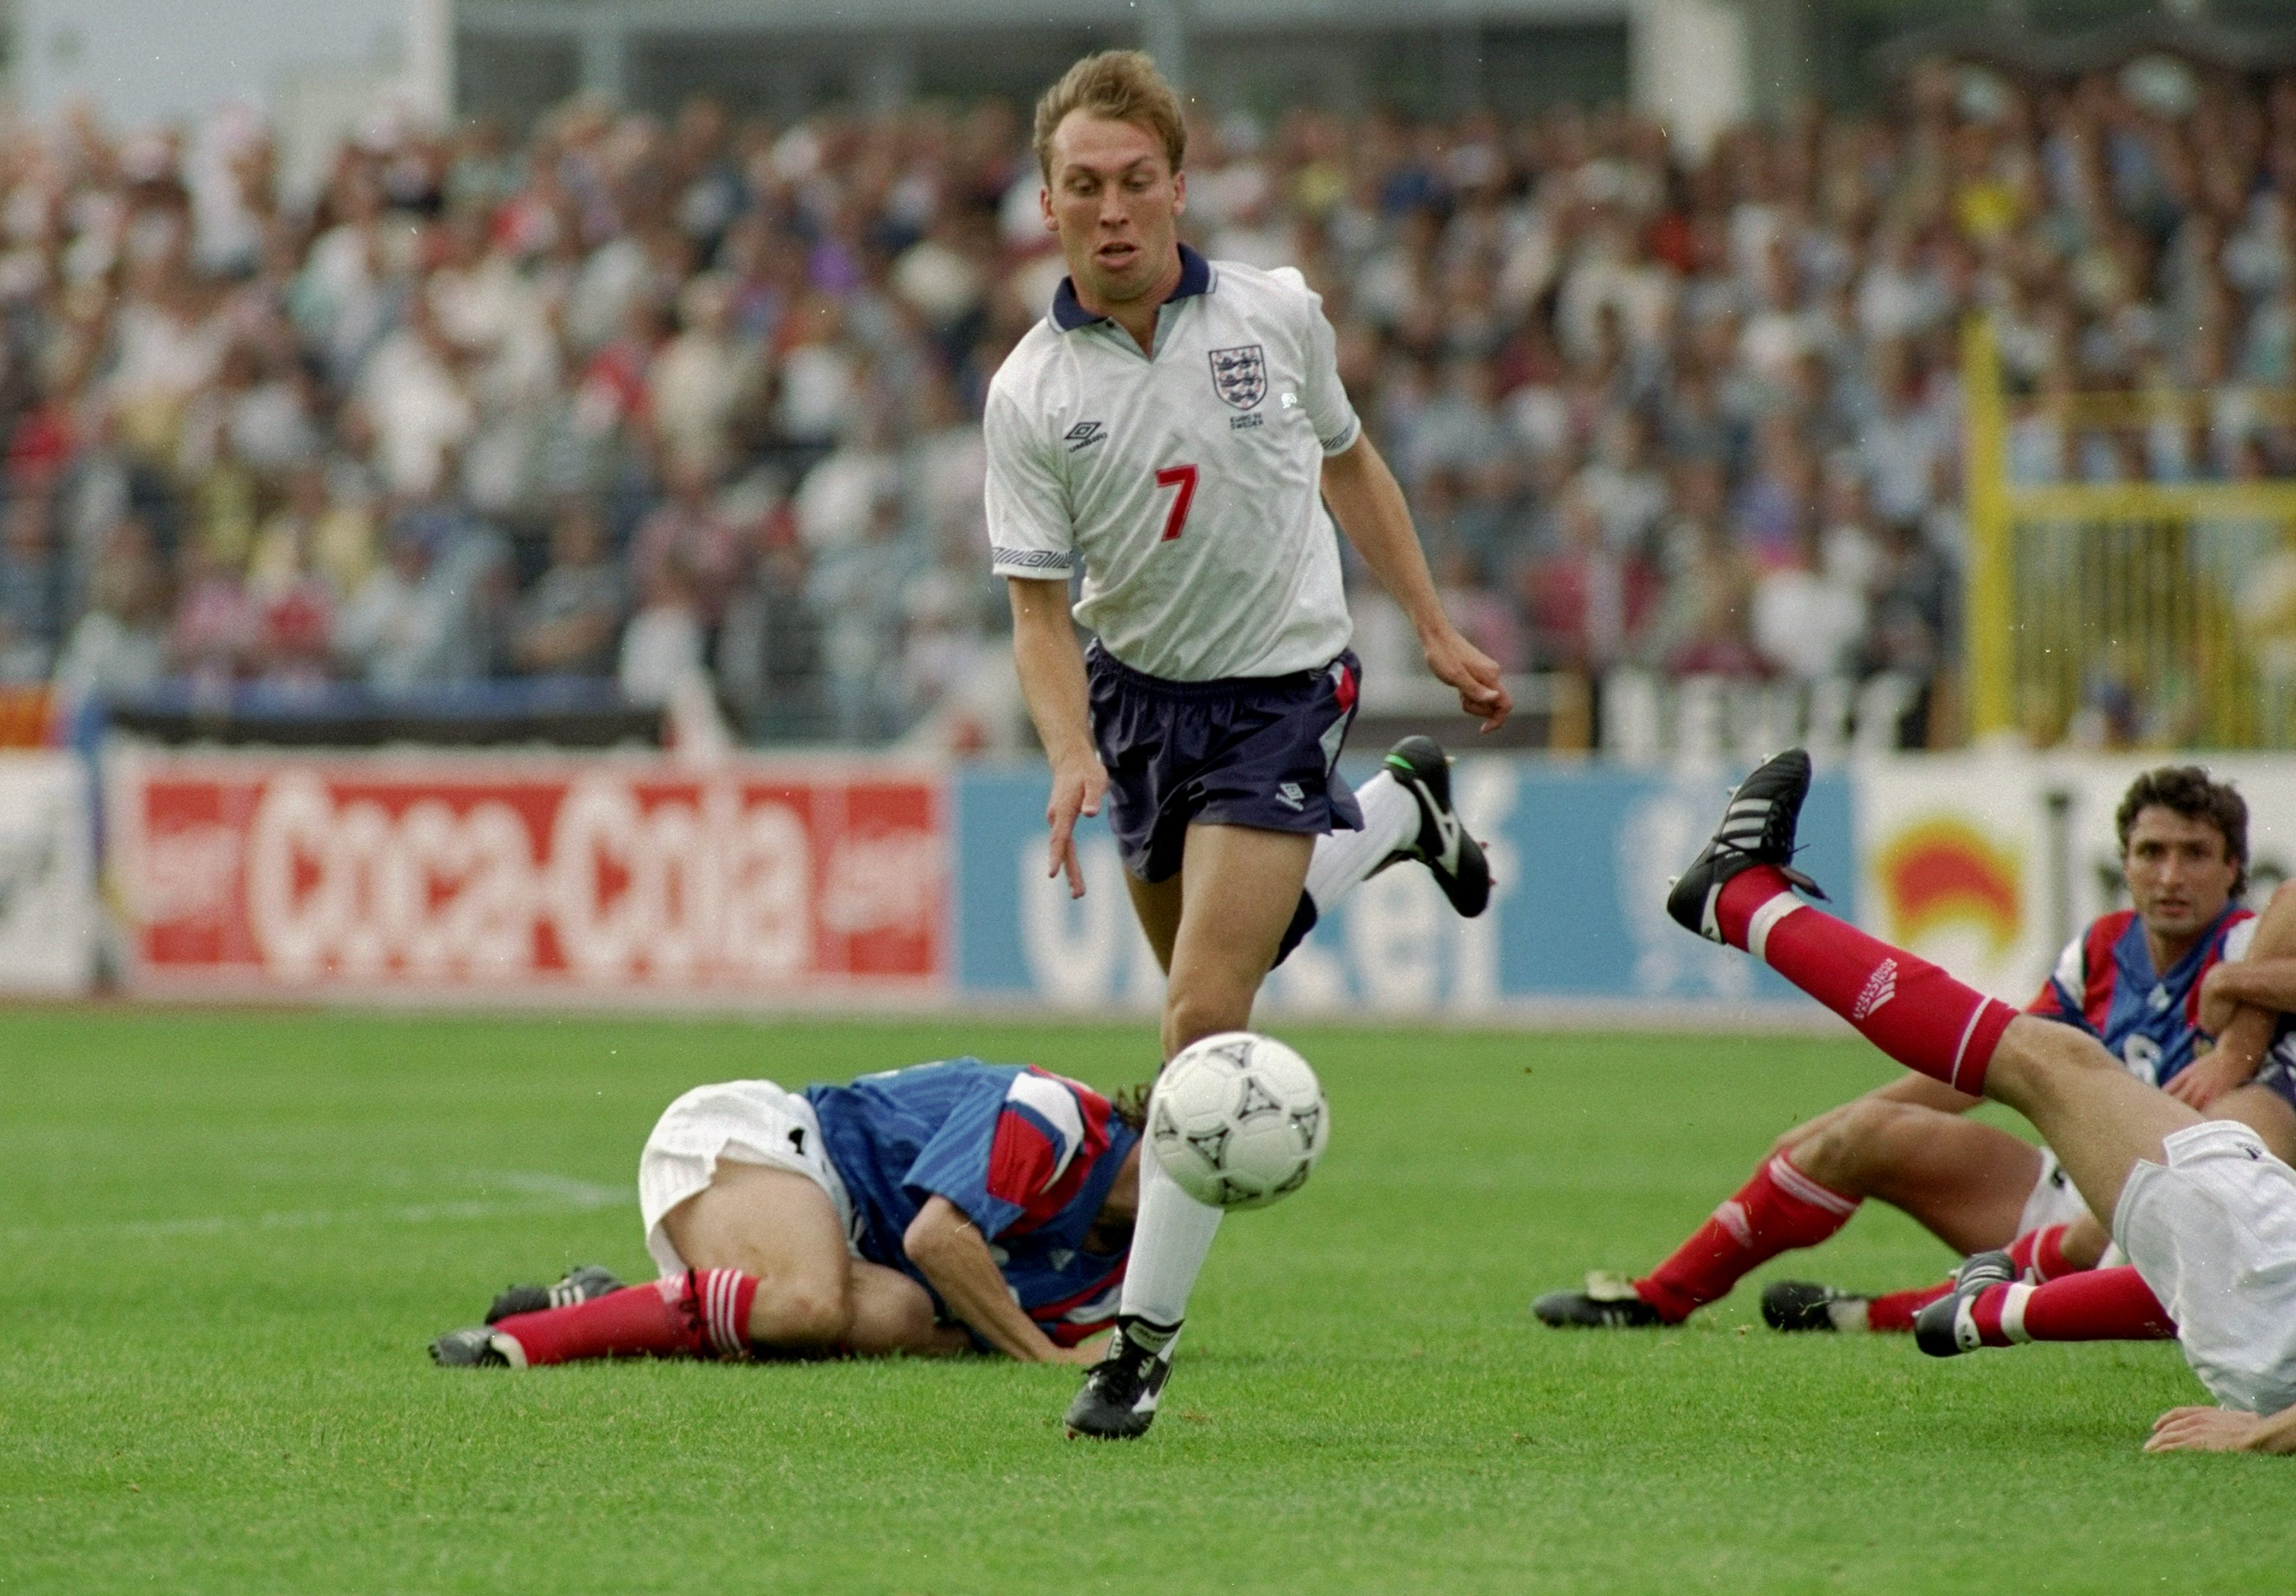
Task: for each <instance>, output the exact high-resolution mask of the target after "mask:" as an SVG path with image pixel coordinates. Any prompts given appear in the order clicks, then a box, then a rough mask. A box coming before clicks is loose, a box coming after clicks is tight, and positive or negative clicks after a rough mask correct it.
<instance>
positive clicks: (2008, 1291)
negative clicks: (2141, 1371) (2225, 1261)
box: [1969, 1265, 2177, 1346]
mask: <svg viewBox="0 0 2296 1596" xmlns="http://www.w3.org/2000/svg"><path fill="white" fill-rule="evenodd" d="M1969 1317H1970V1321H1971V1322H1972V1323H1973V1324H1975V1325H1976V1326H1977V1335H1978V1339H1979V1341H1980V1343H1981V1344H1982V1345H1984V1346H2016V1345H2017V1344H2019V1343H2020V1342H2023V1341H2169V1340H2173V1339H2175V1338H2176V1334H2177V1323H2176V1321H2174V1320H2173V1319H2171V1318H2169V1311H2168V1309H2166V1308H2164V1307H2162V1306H2161V1299H2160V1298H2159V1297H2155V1296H2153V1288H2152V1287H2150V1286H2148V1285H2146V1284H2145V1283H2144V1276H2142V1275H2140V1274H2138V1273H2136V1270H2134V1269H2131V1268H2128V1267H2127V1266H2126V1265H2123V1266H2122V1267H2120V1268H2117V1269H2085V1270H2081V1271H2079V1273H2073V1274H2069V1275H2066V1276H2065V1277H2064V1278H2063V1279H2062V1280H2054V1281H2044V1282H2043V1283H2042V1284H2040V1285H2038V1286H2027V1285H2015V1286H1988V1287H1987V1288H1986V1289H1984V1290H1982V1291H1980V1292H1979V1293H1978V1294H1977V1297H1976V1298H1975V1299H1974V1300H1973V1301H1972V1302H1971V1303H1970V1305H1969Z"/></svg>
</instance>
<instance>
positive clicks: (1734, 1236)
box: [1635, 1155, 1858, 1322]
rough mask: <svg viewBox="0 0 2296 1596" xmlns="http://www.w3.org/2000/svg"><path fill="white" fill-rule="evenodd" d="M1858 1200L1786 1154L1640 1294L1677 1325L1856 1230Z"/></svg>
mask: <svg viewBox="0 0 2296 1596" xmlns="http://www.w3.org/2000/svg"><path fill="white" fill-rule="evenodd" d="M1857 1202H1858V1199H1857V1198H1854V1197H1849V1196H1846V1195H1844V1194H1843V1193H1841V1192H1840V1191H1833V1190H1832V1189H1831V1188H1829V1187H1825V1186H1821V1185H1819V1184H1818V1183H1816V1181H1814V1180H1812V1179H1810V1178H1809V1176H1808V1175H1806V1174H1803V1173H1802V1172H1801V1171H1800V1170H1799V1169H1796V1168H1795V1167H1794V1166H1792V1165H1791V1164H1789V1163H1787V1162H1786V1160H1785V1158H1784V1156H1783V1155H1781V1156H1779V1157H1777V1158H1772V1159H1770V1160H1769V1161H1768V1162H1767V1163H1766V1164H1764V1165H1763V1166H1761V1167H1760V1168H1759V1169H1758V1170H1756V1171H1755V1172H1754V1178H1753V1179H1752V1180H1751V1181H1748V1182H1747V1183H1745V1184H1744V1185H1743V1186H1741V1187H1740V1188H1739V1189H1738V1192H1737V1195H1736V1196H1734V1197H1733V1198H1731V1199H1730V1200H1729V1201H1727V1202H1726V1203H1724V1204H1723V1205H1722V1206H1721V1207H1718V1208H1717V1209H1715V1210H1714V1216H1713V1217H1712V1218H1711V1219H1709V1220H1708V1221H1707V1222H1706V1223H1705V1224H1702V1225H1700V1226H1699V1227H1698V1229H1697V1230H1696V1231H1695V1232H1693V1234H1692V1235H1691V1238H1690V1240H1687V1241H1685V1242H1684V1243H1683V1244H1682V1245H1681V1246H1680V1247H1677V1248H1675V1249H1674V1256H1671V1257H1669V1258H1668V1259H1667V1261H1666V1262H1665V1263H1663V1264H1661V1265H1659V1266H1658V1267H1657V1268H1656V1269H1654V1270H1652V1272H1651V1273H1650V1274H1649V1275H1648V1276H1647V1277H1646V1278H1644V1279H1642V1280H1638V1281H1636V1282H1635V1294H1636V1296H1638V1297H1641V1298H1642V1299H1643V1300H1644V1302H1646V1303H1648V1304H1650V1305H1651V1306H1652V1307H1654V1308H1656V1309H1657V1310H1658V1311H1659V1312H1660V1314H1662V1315H1664V1316H1665V1317H1666V1318H1667V1319H1669V1320H1670V1321H1677V1322H1678V1321H1680V1320H1684V1319H1687V1318H1689V1317H1690V1314H1691V1310H1692V1309H1693V1308H1697V1307H1700V1306H1702V1305H1705V1304H1707V1303H1710V1302H1712V1301H1714V1300H1715V1299H1716V1298H1718V1297H1724V1296H1726V1295H1728V1293H1729V1290H1730V1288H1731V1287H1733V1286H1734V1285H1736V1284H1737V1283H1738V1281H1739V1280H1740V1278H1741V1277H1742V1276H1743V1275H1744V1274H1745V1273H1746V1272H1747V1271H1748V1270H1750V1269H1753V1268H1757V1267H1759V1265H1763V1264H1766V1263H1767V1262H1768V1261H1769V1260H1770V1259H1772V1258H1775V1257H1776V1256H1778V1255H1779V1254H1780V1253H1782V1252H1791V1251H1792V1250H1793V1249H1794V1248H1797V1247H1815V1246H1816V1245H1817V1244H1818V1243H1819V1242H1821V1241H1823V1240H1825V1239H1826V1238H1827V1237H1828V1236H1831V1235H1832V1234H1833V1232H1836V1231H1838V1230H1840V1229H1841V1227H1842V1226H1843V1225H1845V1224H1849V1216H1850V1215H1852V1214H1855V1213H1856V1212H1857Z"/></svg>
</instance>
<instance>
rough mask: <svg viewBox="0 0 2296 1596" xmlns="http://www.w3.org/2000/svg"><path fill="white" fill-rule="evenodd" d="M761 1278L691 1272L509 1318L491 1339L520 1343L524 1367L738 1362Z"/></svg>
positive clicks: (498, 1325)
mask: <svg viewBox="0 0 2296 1596" xmlns="http://www.w3.org/2000/svg"><path fill="white" fill-rule="evenodd" d="M757 1296H758V1277H757V1276H755V1275H753V1274H743V1273H742V1272H741V1271H740V1270H738V1269H689V1270H687V1271H686V1272H685V1273H684V1274H674V1275H671V1276H669V1277H668V1278H667V1279H665V1280H659V1281H655V1282H654V1283H653V1284H652V1285H651V1286H626V1287H624V1288H623V1289H621V1290H619V1291H610V1292H608V1293H607V1294H606V1295H605V1296H603V1297H593V1298H591V1299H590V1300H589V1301H588V1302H578V1303H574V1304H572V1305H570V1306H567V1307H562V1308H545V1309H544V1310H543V1311H542V1312H541V1313H538V1314H512V1315H511V1316H510V1317H509V1318H507V1319H504V1320H501V1321H499V1322H497V1323H496V1325H495V1333H496V1334H497V1335H505V1336H508V1337H510V1338H511V1339H512V1340H513V1341H515V1342H517V1343H518V1345H519V1346H520V1348H521V1350H522V1351H524V1353H525V1354H526V1361H527V1363H529V1364H535V1363H571V1362H573V1361H574V1360H576V1359H578V1358H628V1357H657V1358H674V1357H695V1358H706V1357H709V1356H712V1355H715V1356H717V1357H727V1358H734V1357H741V1356H742V1355H745V1354H747V1353H748V1351H749V1349H750V1304H751V1303H753V1302H754V1301H756V1300H757Z"/></svg>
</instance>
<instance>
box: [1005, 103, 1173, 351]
mask: <svg viewBox="0 0 2296 1596" xmlns="http://www.w3.org/2000/svg"><path fill="white" fill-rule="evenodd" d="M1052 152H1053V160H1052V168H1053V169H1052V178H1051V181H1050V182H1049V183H1048V184H1046V187H1045V189H1044V190H1043V192H1042V194H1041V203H1042V205H1043V208H1044V216H1045V226H1046V229H1047V230H1048V231H1050V232H1053V233H1058V234H1059V235H1060V241H1061V253H1062V255H1063V256H1065V257H1066V258H1067V259H1068V266H1069V276H1070V278H1071V279H1072V280H1074V282H1075V283H1076V288H1077V297H1078V299H1079V300H1081V301H1082V302H1083V304H1084V305H1085V307H1086V308H1087V309H1093V310H1108V309H1113V308H1115V307H1119V306H1124V305H1131V304H1136V303H1137V302H1138V301H1140V300H1141V299H1145V298H1146V297H1147V296H1148V295H1149V294H1151V293H1152V292H1154V291H1156V290H1157V289H1158V288H1159V287H1161V286H1163V285H1164V279H1165V277H1166V276H1167V275H1168V274H1169V273H1170V272H1171V271H1172V270H1173V269H1174V268H1175V267H1176V266H1177V260H1178V258H1177V255H1176V254H1175V253H1174V249H1175V246H1176V244H1177V237H1178V230H1179V229H1178V221H1179V216H1180V212H1181V211H1182V210H1183V209H1185V207H1186V204H1187V183H1188V180H1187V177H1186V176H1185V174H1183V173H1178V172H1175V171H1173V170H1172V167H1171V163H1170V161H1169V160H1166V159H1165V155H1164V145H1163V142H1162V141H1161V140H1160V139H1159V138H1158V137H1157V136H1156V135H1154V134H1152V133H1151V132H1150V131H1149V130H1148V129H1147V128H1145V127H1140V126H1138V125H1137V124H1136V123H1132V122H1119V121H1114V120H1111V119H1109V118H1107V117H1096V116H1094V115H1093V114H1092V113H1091V112H1090V111H1084V110H1072V111H1070V112H1069V114H1068V115H1067V116H1066V117H1064V118H1062V120H1061V125H1060V126H1059V127H1057V128H1055V129H1054V131H1053V145H1052Z"/></svg>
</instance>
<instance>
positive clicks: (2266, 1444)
mask: <svg viewBox="0 0 2296 1596" xmlns="http://www.w3.org/2000/svg"><path fill="white" fill-rule="evenodd" d="M1808 790H1809V759H1808V756H1807V755H1805V754H1804V753H1802V751H1801V750H1800V749H1793V750H1792V751H1790V752H1788V753H1784V754H1781V755H1779V756H1778V757H1776V758H1775V759H1773V760H1771V761H1770V762H1769V763H1768V764H1767V765H1763V766H1762V767H1761V768H1760V769H1759V770H1757V771H1756V772H1754V773H1753V774H1752V775H1751V776H1749V777H1747V778H1746V780H1745V781H1744V782H1742V783H1741V784H1740V785H1739V788H1738V790H1737V791H1736V792H1734V794H1732V795H1731V799H1730V805H1729V807H1728V809H1727V810H1726V813H1725V814H1724V816H1723V820H1722V824H1721V826H1720V828H1719V829H1718V831H1716V832H1715V834H1714V837H1713V839H1712V840H1711V841H1710V842H1709V843H1708V844H1707V846H1706V847H1705V848H1704V849H1703V850H1702V851H1701V852H1700V854H1699V855H1698V856H1697V858H1695V859H1694V860H1693V861H1692V862H1691V864H1690V867H1689V868H1688V869H1687V870H1685V872H1683V874H1682V876H1681V878H1680V880H1677V882H1676V883H1675V885H1674V888H1673V890H1672V891H1671V892H1670V893H1669V895H1668V896H1667V912H1668V913H1669V914H1671V915H1672V916H1673V917H1674V918H1675V920H1676V921H1678V922H1680V923H1681V924H1682V925H1684V926H1685V927H1686V928H1688V929H1691V930H1693V931H1695V932H1698V933H1699V934H1700V935H1702V936H1704V937H1710V938H1711V939H1712V940H1714V941H1716V942H1721V943H1726V944H1727V945H1730V946H1732V947H1735V948H1741V949H1743V950H1744V951H1746V952H1748V953H1751V954H1753V956H1754V957H1756V958H1758V959H1760V960H1761V961H1762V962H1765V963H1767V965H1769V967H1770V968H1771V969H1773V970H1776V971H1777V972H1778V973H1779V974H1780V975H1782V976H1784V977H1785V978H1786V979H1788V980H1789V981H1792V983H1793V984H1794V985H1795V986H1799V987H1800V988H1801V989H1802V990H1803V991H1804V992H1806V993H1808V994H1809V995H1810V996H1812V997H1814V998H1816V999H1817V1000H1818V1001H1819V1002H1820V1003H1824V1004H1825V1006H1826V1007H1827V1008H1829V1009H1832V1010H1833V1011H1834V1012H1835V1013H1837V1014H1839V1015H1841V1017H1842V1018H1843V1019H1846V1020H1848V1021H1849V1023H1850V1024H1851V1025H1852V1026H1854V1027H1857V1031H1858V1033H1859V1034H1860V1035H1863V1036H1865V1038H1866V1040H1867V1041H1869V1042H1871V1043H1873V1044H1874V1045H1875V1046H1876V1047H1878V1048H1880V1049H1881V1050H1882V1052H1885V1053H1887V1054H1889V1055H1890V1057H1891V1058H1892V1059H1895V1060H1897V1061H1898V1063H1900V1064H1903V1065H1905V1066H1906V1067H1907V1068H1909V1069H1912V1070H1915V1071H1916V1072H1918V1073H1919V1074H1921V1075H1923V1076H1926V1077H1928V1078H1929V1079H1931V1080H1933V1081H1937V1082H1939V1083H1941V1084H1944V1085H1947V1086H1949V1087H1951V1088H1952V1089H1953V1090H1955V1091H1956V1092H1964V1093H1970V1094H1972V1095H1973V1096H1980V1097H1986V1098H1989V1099H1991V1100H1992V1101H1996V1102H2001V1103H2006V1104H2007V1105H2008V1106H2009V1107H2011V1108H2013V1109H2016V1110H2017V1111H2018V1112H2020V1113H2021V1114H2023V1115H2024V1116H2025V1117H2026V1118H2028V1119H2030V1121H2032V1123H2033V1125H2034V1127H2035V1128H2036V1129H2038V1131H2039V1132H2040V1133H2041V1134H2042V1135H2043V1136H2044V1137H2046V1139H2047V1141H2048V1143H2049V1145H2050V1146H2051V1147H2052V1148H2054V1149H2055V1150H2056V1154H2057V1157H2058V1158H2059V1159H2060V1160H2062V1163H2063V1165H2064V1166H2065V1171H2066V1173H2067V1174H2069V1175H2071V1179H2072V1183H2073V1184H2074V1186H2075V1187H2076V1188H2077V1189H2078V1190H2079V1192H2080V1194H2081V1196H2082V1197H2083V1198H2084V1199H2086V1200H2087V1203H2088V1206H2089V1207H2090V1208H2091V1209H2092V1210H2093V1211H2095V1212H2096V1213H2099V1214H2109V1215H2112V1236H2113V1239H2114V1240H2115V1241H2116V1242H2118V1243H2119V1245H2120V1247H2121V1248H2123V1249H2124V1250H2125V1251H2126V1252H2127V1253H2128V1257H2129V1260H2130V1262H2131V1264H2132V1265H2134V1267H2135V1270H2136V1273H2137V1275H2138V1276H2140V1277H2141V1278H2142V1279H2143V1281H2144V1283H2145V1284H2146V1285H2147V1286H2149V1287H2150V1288H2151V1289H2152V1290H2153V1294H2154V1296H2155V1297H2157V1298H2158V1299H2159V1301H2160V1302H2161V1305H2163V1306H2164V1307H2165V1308H2166V1310H2167V1312H2168V1314H2169V1317H2170V1318H2172V1319H2173V1320H2174V1322H2176V1325H2177V1340H2178V1341H2179V1342H2180V1343H2181V1344H2182V1346H2183V1347H2184V1352H2185V1361H2186V1362H2187V1363H2190V1364H2191V1365H2192V1368H2193V1372H2194V1373H2195V1374H2197V1375H2198V1376H2199V1377H2200V1379H2201V1383H2202V1385H2204V1386H2206V1387H2208V1388H2209V1391H2210V1394H2211V1395H2214V1396H2215V1397H2216V1398H2217V1400H2218V1403H2219V1404H2222V1405H2221V1407H2219V1408H2214V1409H2210V1408H2178V1409H2175V1410H2173V1411H2171V1412H2168V1413H2166V1414H2163V1415H2162V1416H2161V1419H2160V1420H2159V1421H2158V1422H2156V1423H2155V1425H2154V1426H2153V1438H2152V1440H2151V1441H2150V1442H2149V1443H2147V1445H2148V1446H2149V1447H2150V1448H2152V1449H2154V1450H2180V1449H2197V1450H2214V1451H2227V1450H2233V1449H2235V1448H2243V1447H2245V1448H2250V1449H2252V1450H2256V1451H2261V1452H2290V1451H2296V1169H2291V1168H2290V1167H2289V1166H2288V1165H2287V1164H2285V1163H2284V1162H2282V1161H2281V1160H2280V1159H2279V1158H2275V1157H2274V1156H2273V1155H2272V1153H2271V1152H2270V1151H2268V1150H2267V1149H2266V1147H2265V1145H2264V1142H2263V1139H2262V1138H2261V1137H2259V1135H2258V1134H2256V1132H2255V1130H2254V1129H2252V1128H2251V1127H2250V1126H2248V1125H2243V1124H2241V1123H2240V1122H2238V1121H2236V1120H2203V1119H2202V1117H2201V1114H2200V1111H2199V1110H2198V1109H2194V1108H2193V1107H2192V1106H2191V1105H2190V1104H2188V1103H2183V1102H2179V1101H2177V1099H2175V1098H2173V1097H2171V1096H2169V1094H2168V1093H2165V1092H2162V1091H2161V1090H2160V1089H2159V1088H2158V1087H2156V1086H2153V1085H2152V1084H2149V1083H2147V1082H2144V1081H2140V1080H2138V1079H2137V1078H2136V1076H2133V1075H2131V1074H2130V1073H2129V1072H2128V1069H2127V1068H2124V1066H2123V1065H2122V1063H2121V1061H2120V1060H2117V1059H2115V1058H2114V1057H2113V1056H2112V1054H2111V1053H2109V1052H2106V1051H2105V1050H2104V1047H2103V1044H2101V1043H2099V1042H2098V1041H2097V1040H2096V1038H2095V1037H2094V1036H2091V1035H2087V1033H2086V1032H2084V1031H2081V1030H2079V1029H2077V1028H2075V1027H2071V1026H2068V1025H2061V1024H2057V1023H2054V1022H2053V1021H2051V1020H2047V1019H2041V1018H2039V1017H2038V1016H2035V1015H2030V1014H2020V1013H2019V1012H2018V1011H2016V1010H2014V1009H2012V1008H2010V1007H2009V1006H2008V1005H2007V1004H2005V1003H2000V1002H1997V1001H1996V1000H1995V999H1993V998H1989V997H1987V996H1986V995H1985V994H1982V993H1980V992H1977V991H1973V990H1972V989H1971V988H1970V987H1967V986H1963V985H1962V984H1961V983H1960V982H1959V981H1956V980H1955V979H1954V978H1952V977H1951V976H1948V974H1946V973H1945V971H1943V970H1939V969H1938V968H1937V967H1936V966H1935V965H1932V964H1930V963H1928V962H1925V961H1923V960H1922V959H1920V958H1917V957H1915V955H1914V954H1909V953H1907V952H1906V951H1904V950H1903V949H1900V948H1895V947H1891V946H1890V945H1888V944H1886V943H1883V942H1880V941H1877V940H1876V939H1874V937H1868V936H1866V934H1865V933H1864V932H1863V931H1860V930H1858V929H1857V928H1856V927H1855V926H1852V925H1849V924H1846V923H1845V922H1843V921H1839V920H1836V919H1834V918H1833V916H1832V915H1829V914H1826V913H1823V912H1821V911H1820V910H1818V909H1816V908H1815V907H1813V906H1811V905H1810V904H1806V903H1804V902H1802V901H1801V899H1800V898H1799V897H1797V896H1795V893H1794V889H1795V888H1797V887H1800V888H1805V889H1806V890H1808V891H1810V892H1812V893H1816V892H1817V888H1816V884H1815V883H1814V882H1811V881H1810V880H1808V878H1807V877H1805V876H1801V875H1800V874H1798V873H1797V872H1794V871H1793V870H1792V858H1793V852H1794V829H1795V825H1796V823H1797V822H1798V821H1799V819H1800V812H1801V803H1802V798H1803V796H1804V795H1805V794H1806V793H1807V792H1808ZM1820 896H1822V895H1820ZM2000 1285H2002V1282H2001V1281H1999V1280H1998V1278H1994V1279H1992V1280H1989V1281H1986V1280H1974V1281H1972V1289H1970V1290H1969V1291H1968V1292H1967V1293H1966V1295H1964V1293H1963V1292H1959V1291H1957V1292H1956V1296H1955V1297H1953V1298H1952V1299H1950V1300H1949V1302H1948V1303H1941V1304H1939V1309H1949V1311H1950V1313H1951V1314H1952V1316H1954V1317H1955V1318H1956V1319H1958V1318H1959V1317H1961V1316H1963V1315H1964V1314H1966V1315H1968V1316H1970V1317H1972V1318H1974V1317H1975V1316H1976V1315H1977V1314H1978V1313H1979V1312H1980V1305H1981V1303H1983V1302H1984V1301H1985V1300H1986V1297H1985V1292H1986V1291H1987V1289H1989V1288H1990V1287H1996V1286H2000ZM1935 1311H1936V1310H1932V1312H1935Z"/></svg>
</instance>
